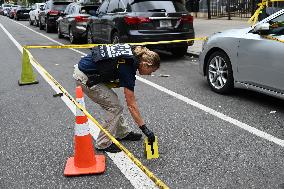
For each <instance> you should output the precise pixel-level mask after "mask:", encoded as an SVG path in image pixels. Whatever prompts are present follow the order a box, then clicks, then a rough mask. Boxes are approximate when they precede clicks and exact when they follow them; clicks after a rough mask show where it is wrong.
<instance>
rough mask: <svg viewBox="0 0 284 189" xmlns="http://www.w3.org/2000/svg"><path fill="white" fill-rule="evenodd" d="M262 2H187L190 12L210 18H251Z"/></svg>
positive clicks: (214, 0)
mask: <svg viewBox="0 0 284 189" xmlns="http://www.w3.org/2000/svg"><path fill="white" fill-rule="evenodd" d="M260 1H261V0H186V7H187V9H188V10H189V11H190V12H203V13H208V18H209V19H210V18H217V17H228V19H231V18H232V17H241V18H250V17H251V16H252V15H253V14H254V12H255V10H256V9H257V4H258V3H259V2H260Z"/></svg>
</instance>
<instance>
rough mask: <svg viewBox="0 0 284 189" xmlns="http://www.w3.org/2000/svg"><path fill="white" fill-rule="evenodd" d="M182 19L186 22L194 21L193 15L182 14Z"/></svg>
mask: <svg viewBox="0 0 284 189" xmlns="http://www.w3.org/2000/svg"><path fill="white" fill-rule="evenodd" d="M181 21H182V22H185V23H193V16H190V15H188V16H182V17H181Z"/></svg>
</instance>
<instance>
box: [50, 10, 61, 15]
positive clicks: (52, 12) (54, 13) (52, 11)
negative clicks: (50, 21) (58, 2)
mask: <svg viewBox="0 0 284 189" xmlns="http://www.w3.org/2000/svg"><path fill="white" fill-rule="evenodd" d="M48 14H49V15H58V14H59V11H55V10H50V11H48Z"/></svg>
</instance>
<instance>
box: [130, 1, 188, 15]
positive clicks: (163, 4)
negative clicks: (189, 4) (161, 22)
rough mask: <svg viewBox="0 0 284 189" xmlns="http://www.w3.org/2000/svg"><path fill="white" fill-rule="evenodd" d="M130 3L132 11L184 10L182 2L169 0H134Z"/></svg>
mask: <svg viewBox="0 0 284 189" xmlns="http://www.w3.org/2000/svg"><path fill="white" fill-rule="evenodd" d="M130 5H131V8H132V11H133V12H156V11H157V12H159V11H160V12H186V9H185V7H184V5H183V4H182V3H180V2H178V1H171V0H151V1H147V0H134V1H132V2H131V4H130Z"/></svg>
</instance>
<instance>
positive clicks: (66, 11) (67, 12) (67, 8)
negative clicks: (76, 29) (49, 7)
mask: <svg viewBox="0 0 284 189" xmlns="http://www.w3.org/2000/svg"><path fill="white" fill-rule="evenodd" d="M70 7H71V4H69V5H68V6H67V7H66V9H65V10H64V13H65V14H70V11H69V10H70Z"/></svg>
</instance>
